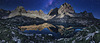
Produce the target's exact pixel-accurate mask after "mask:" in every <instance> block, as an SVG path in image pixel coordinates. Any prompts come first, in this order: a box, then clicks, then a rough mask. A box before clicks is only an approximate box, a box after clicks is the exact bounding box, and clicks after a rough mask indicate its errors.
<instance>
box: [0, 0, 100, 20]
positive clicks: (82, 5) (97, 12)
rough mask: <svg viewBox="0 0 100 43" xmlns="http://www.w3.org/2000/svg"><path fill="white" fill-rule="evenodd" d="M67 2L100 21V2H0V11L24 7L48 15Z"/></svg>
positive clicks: (76, 10) (23, 0)
mask: <svg viewBox="0 0 100 43" xmlns="http://www.w3.org/2000/svg"><path fill="white" fill-rule="evenodd" d="M65 2H67V3H69V4H71V6H72V7H73V8H74V10H75V12H77V13H79V12H83V11H85V10H86V11H88V12H92V13H93V15H94V16H95V18H99V19H100V0H0V9H1V8H2V9H5V10H14V9H15V8H16V7H17V6H24V8H25V9H26V10H43V11H44V12H45V13H48V12H49V11H50V9H54V8H56V7H58V8H59V7H60V5H62V4H63V3H65Z"/></svg>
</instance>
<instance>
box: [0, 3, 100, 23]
mask: <svg viewBox="0 0 100 43" xmlns="http://www.w3.org/2000/svg"><path fill="white" fill-rule="evenodd" d="M2 11H3V10H2ZM2 11H0V12H2ZM5 14H6V13H5ZM5 14H4V15H5ZM7 14H8V16H6V17H5V16H2V19H7V18H12V17H16V16H26V17H29V18H33V19H36V18H40V19H43V20H44V21H47V22H58V23H76V24H77V23H80V24H84V25H87V24H91V23H97V22H99V20H98V19H96V18H94V16H93V14H92V13H87V11H84V12H80V13H76V12H75V10H74V9H73V7H72V6H71V5H70V4H68V3H64V4H62V5H61V6H60V8H55V9H51V11H50V12H49V13H48V14H45V13H44V12H43V11H42V10H40V11H37V10H36V11H30V10H28V11H26V10H25V9H24V7H23V6H18V7H17V8H16V9H15V10H13V11H11V12H10V11H9V12H8V13H7Z"/></svg>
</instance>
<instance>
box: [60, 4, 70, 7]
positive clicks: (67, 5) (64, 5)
mask: <svg viewBox="0 0 100 43" xmlns="http://www.w3.org/2000/svg"><path fill="white" fill-rule="evenodd" d="M61 7H71V5H70V4H68V3H64V4H62V5H61Z"/></svg>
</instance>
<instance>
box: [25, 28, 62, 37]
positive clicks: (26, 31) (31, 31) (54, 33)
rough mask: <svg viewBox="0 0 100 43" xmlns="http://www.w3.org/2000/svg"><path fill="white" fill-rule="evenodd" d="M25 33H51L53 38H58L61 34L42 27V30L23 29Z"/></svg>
mask: <svg viewBox="0 0 100 43" xmlns="http://www.w3.org/2000/svg"><path fill="white" fill-rule="evenodd" d="M24 32H25V33H32V34H52V36H53V37H54V38H57V39H58V38H60V37H61V34H60V33H59V32H57V33H56V32H51V31H50V30H49V29H48V28H44V29H43V30H42V31H39V30H36V31H35V30H25V31H24Z"/></svg>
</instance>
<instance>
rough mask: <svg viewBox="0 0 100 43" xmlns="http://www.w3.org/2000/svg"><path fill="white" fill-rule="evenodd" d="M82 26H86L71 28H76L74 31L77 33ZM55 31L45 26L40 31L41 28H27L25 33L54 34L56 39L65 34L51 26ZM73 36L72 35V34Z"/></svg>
mask: <svg viewBox="0 0 100 43" xmlns="http://www.w3.org/2000/svg"><path fill="white" fill-rule="evenodd" d="M53 25H54V26H56V25H61V24H53ZM63 26H64V27H65V26H66V27H67V26H68V25H67V24H63ZM82 28H84V27H75V28H74V27H73V28H71V29H74V31H73V32H75V33H77V32H79V31H81V30H82ZM50 29H51V30H52V31H53V32H51V31H50V30H49V29H48V28H44V29H43V30H41V31H39V30H25V31H24V32H25V33H30V34H52V36H53V37H54V38H55V39H58V38H62V37H63V35H61V33H59V32H58V28H50ZM70 36H72V35H70Z"/></svg>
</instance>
